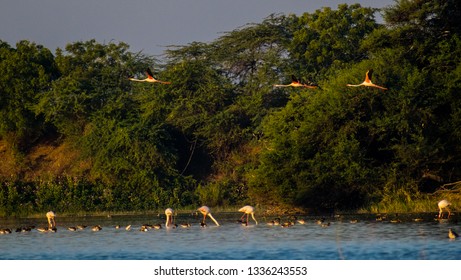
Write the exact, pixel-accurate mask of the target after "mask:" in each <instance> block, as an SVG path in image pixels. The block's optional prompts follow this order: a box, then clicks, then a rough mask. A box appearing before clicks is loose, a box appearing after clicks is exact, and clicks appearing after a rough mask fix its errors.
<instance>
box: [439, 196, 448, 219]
mask: <svg viewBox="0 0 461 280" xmlns="http://www.w3.org/2000/svg"><path fill="white" fill-rule="evenodd" d="M450 205H451V203H450V202H449V201H448V200H446V199H443V200H440V201H439V202H438V203H437V206H438V207H439V219H441V218H442V212H443V209H447V211H448V217H447V219H448V218H450V215H451V211H450V208H449V207H448V206H450Z"/></svg>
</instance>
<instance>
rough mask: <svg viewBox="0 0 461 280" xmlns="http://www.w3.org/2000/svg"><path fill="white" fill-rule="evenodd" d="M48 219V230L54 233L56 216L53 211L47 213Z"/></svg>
mask: <svg viewBox="0 0 461 280" xmlns="http://www.w3.org/2000/svg"><path fill="white" fill-rule="evenodd" d="M46 218H47V219H48V230H50V231H53V230H54V229H56V220H55V218H56V214H54V212H53V211H49V212H48V213H46Z"/></svg>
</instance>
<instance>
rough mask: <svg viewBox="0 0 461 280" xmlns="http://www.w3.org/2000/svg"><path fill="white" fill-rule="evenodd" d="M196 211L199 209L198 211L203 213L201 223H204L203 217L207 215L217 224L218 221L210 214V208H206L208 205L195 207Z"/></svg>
mask: <svg viewBox="0 0 461 280" xmlns="http://www.w3.org/2000/svg"><path fill="white" fill-rule="evenodd" d="M197 211H199V212H200V213H202V215H203V221H202V225H206V223H205V218H206V216H208V217H210V219H212V220H213V222H214V223H215V224H216V225H217V226H219V223H218V221H216V220H215V218H213V216H212V215H211V213H210V208H208V206H202V207H200V208H199V209H197Z"/></svg>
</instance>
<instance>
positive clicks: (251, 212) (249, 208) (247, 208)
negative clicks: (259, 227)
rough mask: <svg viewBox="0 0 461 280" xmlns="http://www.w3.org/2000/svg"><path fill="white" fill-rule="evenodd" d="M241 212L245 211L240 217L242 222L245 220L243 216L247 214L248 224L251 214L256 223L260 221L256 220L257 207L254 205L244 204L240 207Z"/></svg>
mask: <svg viewBox="0 0 461 280" xmlns="http://www.w3.org/2000/svg"><path fill="white" fill-rule="evenodd" d="M239 212H243V215H242V217H241V218H240V220H241V221H242V222H243V218H244V217H245V215H247V221H246V224H247V225H248V217H249V216H250V215H251V218H253V220H254V221H255V223H256V224H258V221H256V219H255V209H254V207H253V206H250V205H246V206H243V207H242V208H240V209H239Z"/></svg>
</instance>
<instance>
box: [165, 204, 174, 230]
mask: <svg viewBox="0 0 461 280" xmlns="http://www.w3.org/2000/svg"><path fill="white" fill-rule="evenodd" d="M173 214H174V211H173V209H171V208H167V209H166V210H165V215H166V223H165V227H166V228H169V227H171V226H173V219H172V216H173Z"/></svg>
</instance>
